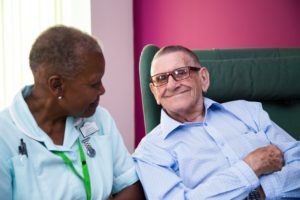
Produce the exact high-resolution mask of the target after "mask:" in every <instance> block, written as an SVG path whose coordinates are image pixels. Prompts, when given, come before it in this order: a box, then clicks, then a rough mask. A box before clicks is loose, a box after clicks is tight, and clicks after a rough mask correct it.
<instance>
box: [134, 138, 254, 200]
mask: <svg viewBox="0 0 300 200" xmlns="http://www.w3.org/2000/svg"><path fill="white" fill-rule="evenodd" d="M134 160H135V165H136V168H137V172H138V175H139V178H140V180H141V182H142V185H143V187H144V190H145V193H146V196H147V198H148V199H164V200H171V199H195V200H204V199H214V200H224V199H243V198H245V197H246V196H247V194H248V193H249V192H250V191H251V190H253V189H254V188H256V187H257V186H258V185H259V180H258V178H257V176H256V175H255V173H254V172H253V171H252V170H251V169H250V167H249V166H248V165H247V164H246V163H245V162H243V161H239V162H237V163H235V164H234V165H233V166H232V167H230V168H228V169H226V170H224V171H222V172H220V173H217V174H215V175H213V176H211V177H210V178H208V179H207V180H206V181H204V182H201V183H199V184H198V185H197V186H196V187H194V188H188V187H186V186H185V185H184V183H183V181H182V179H181V178H180V177H179V176H178V175H177V173H176V170H174V169H176V168H177V167H178V166H176V161H175V159H172V156H171V155H170V154H169V153H168V152H166V151H165V150H164V149H162V148H159V147H157V146H155V145H152V144H149V143H148V142H143V143H141V144H140V146H139V147H138V149H137V150H136V152H135V153H134Z"/></svg>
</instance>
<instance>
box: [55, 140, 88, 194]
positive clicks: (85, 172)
mask: <svg viewBox="0 0 300 200" xmlns="http://www.w3.org/2000/svg"><path fill="white" fill-rule="evenodd" d="M77 143H78V146H79V152H80V160H81V164H82V173H83V177H82V176H81V175H80V174H79V173H78V171H77V170H76V169H75V167H74V165H73V164H72V161H71V160H70V159H69V158H68V157H67V156H66V155H65V154H64V153H63V152H61V151H53V153H55V154H56V155H58V156H60V157H61V158H62V159H63V160H64V161H65V163H66V164H67V165H68V166H69V167H70V168H71V170H72V171H73V172H74V174H76V175H77V176H78V177H79V178H80V179H82V180H83V182H84V188H85V193H86V196H87V200H90V199H91V196H92V195H91V181H90V175H89V169H88V166H87V162H86V158H85V155H84V152H83V149H82V146H81V144H80V142H79V140H77Z"/></svg>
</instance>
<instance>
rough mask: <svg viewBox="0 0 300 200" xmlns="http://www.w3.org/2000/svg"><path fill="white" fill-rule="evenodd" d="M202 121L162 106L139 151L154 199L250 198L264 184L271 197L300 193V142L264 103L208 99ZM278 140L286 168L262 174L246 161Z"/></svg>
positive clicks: (141, 170) (141, 169)
mask: <svg viewBox="0 0 300 200" xmlns="http://www.w3.org/2000/svg"><path fill="white" fill-rule="evenodd" d="M204 105H205V113H206V114H205V118H204V121H203V122H202V123H197V122H187V123H180V122H178V121H175V120H174V119H172V118H170V117H169V116H168V115H167V114H166V113H165V112H164V111H163V110H162V111H161V123H160V124H159V125H158V126H157V127H156V128H155V129H153V130H152V131H151V132H150V133H149V134H148V135H147V136H146V137H145V138H143V140H142V141H141V143H140V144H139V146H138V148H137V149H136V151H135V153H134V154H133V156H134V160H135V164H136V167H137V172H138V175H139V177H140V180H141V182H142V184H143V187H144V190H145V192H146V195H147V197H148V199H151V200H156V199H164V200H167V199H176V200H177V199H178V200H180V199H196V200H201V199H214V200H217V199H220V200H227V199H244V198H245V197H247V195H248V194H249V193H250V192H251V191H252V190H253V189H255V188H257V187H258V186H259V185H261V186H262V188H263V190H264V192H265V194H266V197H267V199H280V198H281V197H288V198H290V197H298V198H300V142H299V141H296V140H295V139H293V138H292V137H291V136H290V135H288V134H287V133H286V132H285V131H284V130H283V129H281V128H280V127H279V126H277V125H276V124H275V123H273V122H272V121H271V120H270V118H269V116H268V114H267V113H266V112H265V111H264V110H263V109H262V106H261V104H260V103H256V102H247V101H233V102H228V103H223V104H219V103H217V102H214V101H212V100H210V99H208V98H205V100H204ZM269 144H275V145H277V146H278V147H279V148H280V149H281V151H282V152H283V153H284V159H285V166H284V167H283V168H282V170H281V171H278V172H274V173H271V174H268V175H264V176H261V177H259V178H258V177H257V176H256V175H255V173H254V171H253V170H252V169H251V168H250V167H249V166H248V165H247V164H246V163H245V162H244V161H243V158H245V156H246V155H248V154H249V153H250V152H251V151H253V150H255V149H257V148H259V147H263V146H267V145H269Z"/></svg>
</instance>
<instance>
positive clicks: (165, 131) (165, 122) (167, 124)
mask: <svg viewBox="0 0 300 200" xmlns="http://www.w3.org/2000/svg"><path fill="white" fill-rule="evenodd" d="M214 107H216V108H220V109H224V107H223V106H222V104H220V103H218V102H215V101H213V100H211V99H209V98H206V97H204V108H205V117H204V121H203V123H205V122H206V113H207V112H208V111H209V110H210V109H213V108H214ZM160 116H161V117H160V125H161V130H162V137H163V139H166V138H167V137H168V135H170V133H172V132H173V131H174V130H175V129H177V128H178V127H180V126H184V125H186V124H190V122H187V123H181V122H178V121H176V120H175V119H173V118H171V117H170V116H169V115H168V114H167V113H166V112H165V110H164V109H161V115H160ZM195 123H198V122H195Z"/></svg>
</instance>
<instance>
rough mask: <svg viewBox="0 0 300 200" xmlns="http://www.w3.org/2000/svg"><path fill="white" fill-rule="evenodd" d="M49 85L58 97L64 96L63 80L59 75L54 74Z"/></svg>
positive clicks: (49, 79) (49, 80)
mask: <svg viewBox="0 0 300 200" xmlns="http://www.w3.org/2000/svg"><path fill="white" fill-rule="evenodd" d="M48 87H49V89H50V91H51V93H52V94H53V95H54V96H55V97H56V98H59V97H63V80H62V78H61V76H59V75H52V76H50V77H49V78H48Z"/></svg>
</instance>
